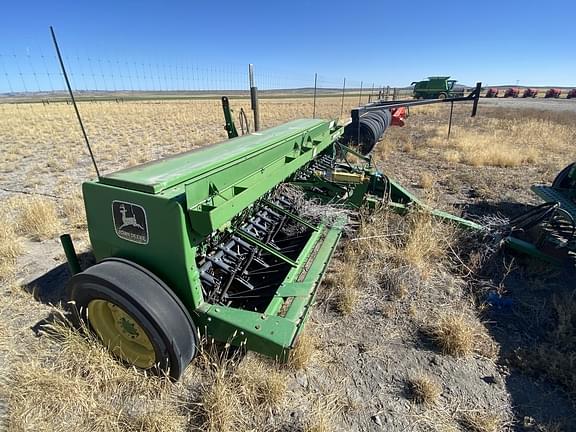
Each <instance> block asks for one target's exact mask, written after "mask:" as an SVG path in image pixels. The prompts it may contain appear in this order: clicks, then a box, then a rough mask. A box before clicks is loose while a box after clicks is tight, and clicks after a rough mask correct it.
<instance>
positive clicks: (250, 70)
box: [248, 63, 260, 132]
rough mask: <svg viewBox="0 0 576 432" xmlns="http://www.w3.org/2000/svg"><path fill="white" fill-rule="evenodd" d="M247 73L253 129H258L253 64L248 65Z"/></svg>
mask: <svg viewBox="0 0 576 432" xmlns="http://www.w3.org/2000/svg"><path fill="white" fill-rule="evenodd" d="M248 75H249V77H250V101H251V104H252V111H253V112H254V130H255V131H256V132H258V131H259V130H260V110H259V109H258V87H256V86H255V85H254V65H253V64H252V63H250V64H249V65H248Z"/></svg>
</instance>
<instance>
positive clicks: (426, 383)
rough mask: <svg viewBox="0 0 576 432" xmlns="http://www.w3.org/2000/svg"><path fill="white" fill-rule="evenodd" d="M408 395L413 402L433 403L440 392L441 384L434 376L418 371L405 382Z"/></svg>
mask: <svg viewBox="0 0 576 432" xmlns="http://www.w3.org/2000/svg"><path fill="white" fill-rule="evenodd" d="M406 385H407V390H408V397H409V398H410V400H412V401H413V402H416V403H419V404H423V405H428V406H430V405H434V404H435V403H436V402H437V401H438V398H439V397H440V395H441V394H442V386H441V385H440V383H439V382H438V381H437V380H436V378H434V377H432V376H430V375H428V374H425V373H419V374H417V375H415V376H413V377H411V378H409V379H408V381H407V382H406Z"/></svg>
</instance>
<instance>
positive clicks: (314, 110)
mask: <svg viewBox="0 0 576 432" xmlns="http://www.w3.org/2000/svg"><path fill="white" fill-rule="evenodd" d="M317 83H318V74H317V73H315V74H314V108H313V110H312V118H316V85H317Z"/></svg>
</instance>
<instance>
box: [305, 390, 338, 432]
mask: <svg viewBox="0 0 576 432" xmlns="http://www.w3.org/2000/svg"><path fill="white" fill-rule="evenodd" d="M339 402H340V397H339V395H338V394H336V393H331V394H324V395H321V396H319V397H317V399H316V400H314V402H313V404H312V407H311V410H310V412H309V413H308V418H307V421H306V424H305V426H304V431H305V432H332V431H334V430H335V428H334V425H335V423H336V422H335V420H336V416H337V415H338V414H339V413H340V411H341V410H342V406H341V405H340V403H339Z"/></svg>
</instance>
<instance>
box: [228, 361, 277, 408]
mask: <svg viewBox="0 0 576 432" xmlns="http://www.w3.org/2000/svg"><path fill="white" fill-rule="evenodd" d="M236 374H237V376H238V379H239V382H240V384H241V388H242V389H243V392H244V394H245V395H246V397H247V399H249V400H250V401H251V403H252V404H254V405H263V406H267V407H275V406H278V405H279V404H280V403H281V402H282V400H283V399H284V397H285V396H286V387H287V377H286V376H285V374H284V373H282V371H281V370H280V369H279V368H278V366H277V365H275V364H273V363H272V362H271V361H269V360H264V359H262V358H259V357H256V356H249V357H248V358H246V359H244V360H243V361H242V363H240V365H239V366H238V369H237V371H236Z"/></svg>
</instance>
